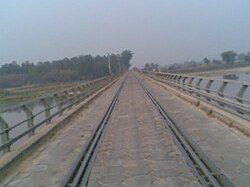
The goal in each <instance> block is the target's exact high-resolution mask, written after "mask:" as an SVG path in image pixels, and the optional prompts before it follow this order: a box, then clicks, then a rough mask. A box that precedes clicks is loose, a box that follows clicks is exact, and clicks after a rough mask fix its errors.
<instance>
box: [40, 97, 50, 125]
mask: <svg viewBox="0 0 250 187" xmlns="http://www.w3.org/2000/svg"><path fill="white" fill-rule="evenodd" d="M40 102H41V103H42V105H43V107H44V108H45V118H46V119H47V118H49V117H50V105H49V103H47V101H45V99H41V100H40ZM50 122H51V119H49V120H48V121H47V124H49V123H50Z"/></svg>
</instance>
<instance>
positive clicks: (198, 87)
mask: <svg viewBox="0 0 250 187" xmlns="http://www.w3.org/2000/svg"><path fill="white" fill-rule="evenodd" d="M202 80H203V79H202V78H199V80H198V81H197V83H196V84H195V88H196V89H197V90H200V89H201V88H200V85H201V82H202ZM196 95H197V96H198V97H200V94H199V93H196Z"/></svg>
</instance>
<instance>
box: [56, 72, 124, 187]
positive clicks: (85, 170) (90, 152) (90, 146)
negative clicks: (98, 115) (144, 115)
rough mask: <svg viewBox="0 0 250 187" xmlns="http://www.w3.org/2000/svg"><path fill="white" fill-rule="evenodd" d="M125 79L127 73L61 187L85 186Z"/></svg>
mask: <svg viewBox="0 0 250 187" xmlns="http://www.w3.org/2000/svg"><path fill="white" fill-rule="evenodd" d="M126 79H127V75H126V77H125V78H124V80H123V82H122V83H121V85H120V87H119V89H118V91H117V92H116V94H115V96H114V98H113V99H112V101H111V104H110V105H109V107H108V109H107V111H106V112H105V115H104V116H103V118H102V120H101V122H100V123H99V125H98V126H97V128H96V129H95V130H94V131H93V132H92V134H91V136H90V139H89V141H88V143H87V144H85V145H84V147H83V149H82V151H81V153H80V154H79V156H78V158H77V159H76V160H75V161H74V163H73V165H72V167H71V168H70V170H69V172H68V174H67V176H66V177H65V179H64V181H63V182H62V183H61V187H68V186H70V187H76V186H87V185H88V178H89V175H90V172H91V168H92V166H93V164H94V160H95V157H96V154H97V151H98V147H99V146H100V142H101V139H102V137H103V135H104V130H105V127H106V125H107V123H108V121H109V118H110V116H111V114H112V112H113V109H114V107H115V105H116V103H117V100H118V97H119V95H120V93H121V90H122V88H123V85H124V83H125V81H126Z"/></svg>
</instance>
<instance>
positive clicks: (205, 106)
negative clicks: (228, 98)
mask: <svg viewBox="0 0 250 187" xmlns="http://www.w3.org/2000/svg"><path fill="white" fill-rule="evenodd" d="M143 77H144V78H146V79H147V80H149V81H151V82H152V83H154V84H157V85H159V86H161V87H163V88H164V89H166V90H168V91H170V92H172V93H173V94H174V95H177V96H178V97H180V98H182V99H184V100H185V101H188V102H189V103H191V104H193V105H195V106H197V107H199V108H200V109H201V110H203V111H204V112H206V113H207V114H208V115H210V116H212V117H214V118H216V119H218V120H220V121H222V122H223V123H225V124H226V125H228V126H229V127H231V128H235V129H237V130H239V131H240V132H242V133H243V134H245V135H246V136H248V137H250V122H249V121H247V120H245V119H242V118H240V117H238V116H236V115H233V114H231V113H229V112H226V111H224V110H222V109H220V108H218V107H215V106H213V105H211V104H209V103H206V102H204V101H200V100H199V99H197V98H194V97H191V96H189V95H188V94H186V93H184V92H181V91H180V90H177V89H175V88H173V87H170V86H169V85H167V84H164V83H162V82H159V81H156V80H154V79H153V78H151V77H149V76H146V75H143Z"/></svg>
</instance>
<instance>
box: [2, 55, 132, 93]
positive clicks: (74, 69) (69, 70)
mask: <svg viewBox="0 0 250 187" xmlns="http://www.w3.org/2000/svg"><path fill="white" fill-rule="evenodd" d="M132 57H133V53H132V52H131V51H130V50H125V51H123V52H122V53H121V54H111V55H110V61H111V69H112V73H114V74H115V73H118V72H120V71H123V70H127V69H128V68H129V67H130V60H131V59H132ZM107 62H108V58H107V56H100V55H97V56H95V57H94V56H91V55H80V56H75V57H72V58H63V59H59V60H54V61H52V62H50V61H46V62H38V63H36V64H34V63H31V62H28V61H26V62H23V63H22V64H21V65H19V64H18V63H17V62H15V61H13V62H12V63H9V64H4V65H2V66H1V68H0V88H1V87H2V88H6V87H13V86H20V85H25V84H33V83H47V82H51V83H52V82H65V81H74V80H86V79H93V78H98V77H102V76H106V75H108V74H109V69H108V63H107ZM19 79H20V81H19ZM15 81H17V82H15Z"/></svg>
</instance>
